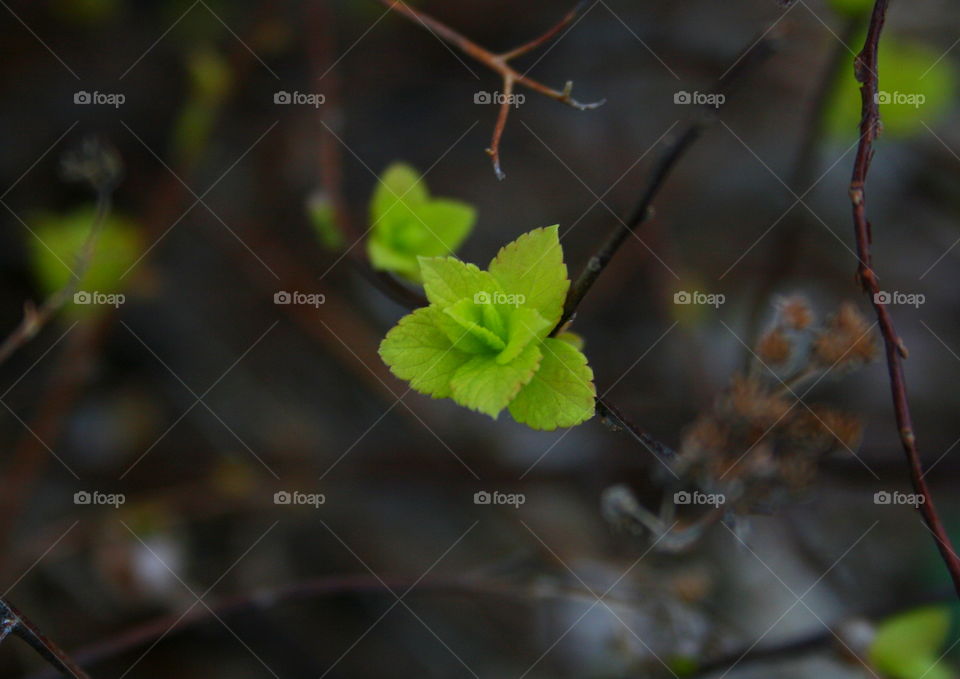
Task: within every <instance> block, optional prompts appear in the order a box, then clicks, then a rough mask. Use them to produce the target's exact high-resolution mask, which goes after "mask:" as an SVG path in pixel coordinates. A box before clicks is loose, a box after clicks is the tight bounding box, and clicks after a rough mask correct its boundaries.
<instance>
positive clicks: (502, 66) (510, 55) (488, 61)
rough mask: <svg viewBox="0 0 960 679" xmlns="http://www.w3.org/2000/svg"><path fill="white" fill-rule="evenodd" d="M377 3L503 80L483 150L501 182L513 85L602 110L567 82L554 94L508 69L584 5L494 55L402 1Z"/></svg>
mask: <svg viewBox="0 0 960 679" xmlns="http://www.w3.org/2000/svg"><path fill="white" fill-rule="evenodd" d="M379 1H380V4H382V5H384V6H386V7H387V8H388V9H391V10H393V11H394V12H397V13H398V14H400V15H401V16H404V17H406V18H407V19H409V20H410V21H413V22H414V23H418V24H420V25H422V26H423V27H424V28H426V29H427V30H428V31H430V32H431V33H433V34H434V35H435V36H437V37H438V38H440V39H441V40H443V41H445V42H447V43H449V44H451V45H453V46H454V47H456V48H457V49H459V50H460V51H461V52H463V53H464V54H466V55H467V56H468V57H470V58H471V59H473V60H475V61H477V62H478V63H480V64H483V65H484V66H486V67H487V68H489V69H490V70H492V71H494V72H495V73H498V74H499V75H500V77H501V78H503V92H502V93H501V94H502V95H503V101H502V103H501V105H500V112H499V114H498V115H497V124H496V126H495V127H494V130H493V140H492V141H491V143H490V148H488V149H487V153H488V154H489V155H490V158H491V160H492V162H493V170H494V172H496V174H497V178H499V179H503V178H504V177H505V176H506V175H505V174H504V173H503V170H502V169H501V167H500V140H501V139H502V138H503V130H504V128H505V127H506V124H507V118H508V116H509V115H510V107H511V106H513V103H512V99H513V98H512V96H511V95H512V94H513V91H514V89H515V87H516V85H518V84H519V85H523V86H524V87H526V88H528V89H530V90H533V91H534V92H536V93H537V94H541V95H543V96H545V97H548V98H549V99H553V100H555V101H559V102H560V103H562V104H566V105H567V106H571V107H573V108H575V109H578V110H580V111H587V110H590V109H594V108H597V107H598V106H602V105H603V104H604V102H605V100H601V101H597V102H593V103H583V102H579V101H577V100H576V99H574V98H573V96H572V94H573V83H572V82H570V81H568V82H567V83H566V85H564V87H563V89H562V90H557V89H554V88H552V87H548V86H547V85H544V84H543V83H541V82H539V81H537V80H534V79H533V78H530V77H528V76H526V75H525V74H523V73H520V72H519V71H517V70H516V69H515V68H513V66H511V65H510V61H511V60H512V59H515V58H517V57H519V56H522V55H524V54H528V53H529V52H531V51H533V50H535V49H537V48H538V47H541V46H543V45H545V44H546V43H547V42H549V41H550V40H552V39H553V38H555V37H556V36H557V35H559V34H560V33H561V32H562V31H563V29H565V28H566V27H567V26H569V25H570V24H571V23H572V22H573V20H574V19H575V18H576V17H577V15H578V14H579V12H580V10H581V8H582V7H583V6H584V5H585V4H586V3H583V2H581V3H580V4H579V5H577V6H576V7H575V8H574V9H572V10H570V12H568V13H567V14H566V16H564V17H563V19H562V20H561V21H560V22H559V23H558V24H556V25H555V26H553V27H552V28H551V29H550V30H548V31H547V32H546V33H544V34H542V35H541V36H540V37H538V38H535V39H534V40H531V41H530V42H527V43H525V44H523V45H521V46H520V47H516V48H514V49H512V50H508V51H506V52H501V53H499V54H498V53H495V52H491V51H490V50H488V49H486V48H483V47H481V46H480V45H478V44H477V43H475V42H473V41H472V40H470V39H469V38H467V37H466V36H464V35H462V34H460V33H458V32H457V31H455V30H454V29H452V28H450V27H449V26H447V25H446V24H444V23H442V22H440V21H438V20H436V19H434V18H433V17H431V16H430V15H428V14H425V13H423V12H421V11H420V10H418V9H415V8H413V7H410V6H409V5H407V4H406V3H405V2H403V0H379Z"/></svg>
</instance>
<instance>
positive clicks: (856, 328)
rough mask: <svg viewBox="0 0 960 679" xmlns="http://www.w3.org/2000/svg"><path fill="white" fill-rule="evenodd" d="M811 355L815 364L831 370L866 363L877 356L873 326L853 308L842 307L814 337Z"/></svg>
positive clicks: (849, 305)
mask: <svg viewBox="0 0 960 679" xmlns="http://www.w3.org/2000/svg"><path fill="white" fill-rule="evenodd" d="M813 354H814V358H815V360H816V361H817V362H818V363H820V364H822V365H824V366H827V367H833V368H834V369H841V370H842V369H845V368H853V367H856V366H859V365H862V364H863V363H869V362H870V361H872V360H873V359H874V358H876V355H877V345H876V342H874V338H873V333H872V326H871V325H870V324H868V323H867V320H866V319H865V318H864V317H863V315H862V314H861V313H860V312H859V311H858V310H857V308H856V307H855V306H853V305H852V304H849V303H845V304H843V305H842V306H841V307H840V310H839V311H838V312H837V313H836V314H835V315H833V316H832V317H830V319H829V320H828V321H827V323H826V325H825V326H824V328H823V330H822V331H821V332H820V333H819V335H818V336H817V338H816V340H815V341H814V344H813Z"/></svg>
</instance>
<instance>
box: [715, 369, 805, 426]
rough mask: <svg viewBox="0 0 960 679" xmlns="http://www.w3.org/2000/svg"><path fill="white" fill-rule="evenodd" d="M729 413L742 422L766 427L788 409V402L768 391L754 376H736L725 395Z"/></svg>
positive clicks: (776, 420) (772, 423) (782, 415)
mask: <svg viewBox="0 0 960 679" xmlns="http://www.w3.org/2000/svg"><path fill="white" fill-rule="evenodd" d="M727 404H728V405H727V408H726V410H729V411H730V414H731V415H732V416H733V417H734V418H735V419H739V420H740V421H741V422H742V423H743V424H747V425H751V426H753V427H761V428H762V429H764V430H765V429H767V428H768V427H772V426H774V425H775V424H776V423H777V422H778V421H779V420H780V419H782V418H783V417H784V415H786V413H787V412H788V411H789V410H790V404H789V403H787V401H786V399H785V398H784V397H783V396H781V395H780V394H773V393H770V391H769V390H768V388H767V386H766V385H765V384H764V383H763V382H761V381H760V380H758V379H756V378H755V377H744V376H740V375H738V376H736V377H734V378H733V383H732V384H731V386H730V393H729V395H728V396H727Z"/></svg>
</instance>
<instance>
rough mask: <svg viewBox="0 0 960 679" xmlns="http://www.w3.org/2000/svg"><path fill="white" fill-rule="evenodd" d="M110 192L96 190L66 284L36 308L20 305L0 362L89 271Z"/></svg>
mask: <svg viewBox="0 0 960 679" xmlns="http://www.w3.org/2000/svg"><path fill="white" fill-rule="evenodd" d="M112 193H113V187H112V186H110V187H104V188H101V189H100V190H99V191H98V192H97V209H96V214H95V216H94V218H93V223H92V224H91V225H90V231H89V232H88V234H87V237H86V240H84V242H83V246H82V247H81V248H80V252H78V253H77V258H76V264H75V266H74V268H73V269H72V270H71V272H70V278H69V280H68V281H67V283H66V285H64V286H63V287H62V288H60V289H59V290H57V291H56V292H54V293H53V294H52V295H50V296H49V297H47V299H46V301H45V302H44V303H43V304H41V305H40V306H39V307H37V306H35V305H34V304H33V303H32V302H26V303H25V304H24V305H23V320H22V321H20V324H19V325H18V326H17V327H16V328H14V330H13V331H12V332H11V333H10V334H9V335H7V338H6V339H5V340H4V341H3V343H2V344H0V364H2V363H3V362H4V361H6V360H7V359H8V358H10V356H11V354H13V353H14V352H15V351H17V349H19V348H20V347H22V346H23V345H25V344H27V343H28V342H29V341H30V340H32V339H33V338H34V337H36V336H37V333H39V332H40V330H41V329H42V328H43V327H44V326H45V325H46V324H47V323H48V322H49V321H50V319H52V318H53V317H54V316H55V315H56V314H57V312H58V311H60V309H61V308H62V307H63V305H64V304H66V303H67V302H68V301H70V299H71V298H72V297H73V294H74V293H75V292H77V290H78V288H79V286H80V282H81V281H82V280H83V277H84V275H85V274H86V273H87V271H89V270H90V265H91V263H92V261H93V254H94V250H95V246H96V243H97V237H98V236H99V235H100V230H101V229H102V228H103V224H104V222H105V221H106V219H107V216H108V215H109V214H110V199H111V195H112Z"/></svg>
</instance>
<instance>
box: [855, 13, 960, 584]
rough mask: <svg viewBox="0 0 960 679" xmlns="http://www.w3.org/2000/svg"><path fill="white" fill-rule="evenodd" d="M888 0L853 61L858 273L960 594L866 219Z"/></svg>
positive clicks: (933, 524)
mask: <svg viewBox="0 0 960 679" xmlns="http://www.w3.org/2000/svg"><path fill="white" fill-rule="evenodd" d="M889 4H890V2H889V0H876V3H875V4H874V6H873V14H872V15H871V17H870V26H869V28H868V29H867V38H866V42H865V43H864V46H863V50H862V51H861V52H860V54H859V55H857V58H856V60H855V62H854V75H855V76H856V78H857V81H858V82H860V83H861V86H860V98H861V106H862V111H863V115H862V118H861V120H860V144H859V146H858V147H857V156H856V160H855V161H854V165H853V177H852V179H851V180H850V202H851V203H852V205H853V224H854V231H855V234H856V240H857V255H858V256H859V259H860V264H859V266H858V269H857V276H858V278H859V280H860V285H861V287H862V288H863V290H864V291H865V292H866V293H867V294H868V295H869V296H870V301H871V303H872V304H873V308H874V310H875V311H876V314H877V321H878V322H879V324H880V331H881V333H882V335H883V342H884V345H885V348H886V355H887V368H888V370H889V373H890V389H891V391H892V394H893V409H894V413H895V415H896V421H897V429H898V433H899V436H900V443H901V444H902V446H903V450H904V452H905V453H906V455H907V461H908V463H909V466H910V477H911V480H912V482H913V487H914V489H915V490H916V492H917V493H919V494H920V495H922V496H923V498H924V502H923V503H922V504H920V506H919V510H920V514H921V515H922V516H923V520H924V522H925V523H926V524H927V527H928V528H929V529H930V531H931V532H932V533H933V535H934V537H935V538H936V543H937V549H939V550H940V555H941V556H942V557H943V561H944V563H945V564H946V566H947V570H948V571H949V572H950V577H951V578H953V584H954V587H955V589H956V590H957V594H958V595H960V558H958V557H957V554H956V552H955V551H954V549H953V546H952V545H951V543H950V538H949V537H948V536H947V531H946V530H945V529H944V527H943V522H942V521H941V520H940V515H939V514H938V513H937V508H936V506H935V505H934V502H933V496H932V495H931V494H930V489H929V487H928V486H927V482H926V480H925V479H924V474H923V465H922V463H921V461H920V452H919V451H918V449H917V441H916V436H915V435H914V431H913V421H912V419H911V416H910V403H909V400H908V398H907V385H906V380H905V379H904V374H903V359H904V358H906V357H907V350H906V348H905V347H904V344H903V341H902V340H901V339H900V336H899V335H898V334H897V330H896V328H895V327H894V324H893V318H892V317H891V316H890V314H889V312H888V311H887V308H886V306H885V305H883V304H881V303H880V300H881V297H880V296H879V293H880V285H879V283H878V281H877V275H876V273H875V272H874V270H873V263H872V259H871V253H870V246H871V243H872V233H871V226H870V222H869V220H868V219H867V205H866V193H865V187H866V182H867V174H868V172H869V170H870V161H871V160H872V159H873V153H874V151H873V143H874V141H875V140H876V138H877V135H878V134H879V132H880V106H879V104H878V101H877V92H878V91H879V76H878V59H877V53H878V49H879V45H880V34H881V32H882V30H883V24H884V20H885V18H886V14H887V7H888V6H889Z"/></svg>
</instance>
